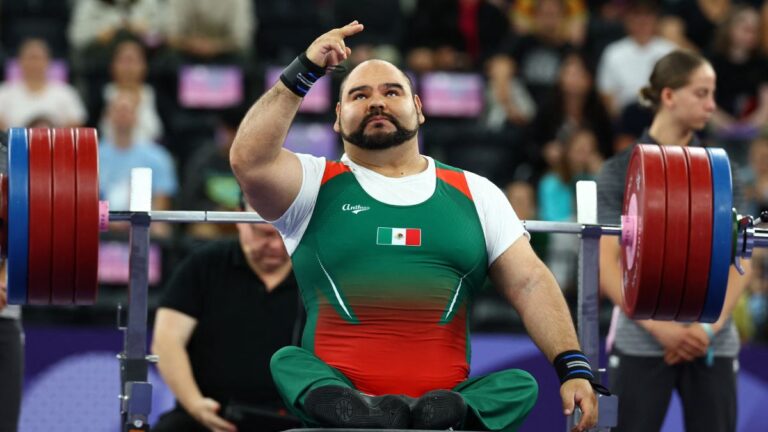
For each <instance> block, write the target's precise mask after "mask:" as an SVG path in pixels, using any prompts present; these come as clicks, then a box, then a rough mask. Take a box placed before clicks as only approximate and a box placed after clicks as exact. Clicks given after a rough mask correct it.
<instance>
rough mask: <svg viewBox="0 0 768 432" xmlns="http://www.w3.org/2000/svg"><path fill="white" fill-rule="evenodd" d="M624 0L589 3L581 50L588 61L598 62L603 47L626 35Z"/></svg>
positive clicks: (600, 0)
mask: <svg viewBox="0 0 768 432" xmlns="http://www.w3.org/2000/svg"><path fill="white" fill-rule="evenodd" d="M627 3H628V2H627V1H626V0H593V1H590V2H588V4H589V8H590V11H589V17H588V19H587V26H586V27H587V29H586V36H585V37H584V43H583V45H582V46H581V50H582V51H583V52H584V53H586V55H587V57H588V58H589V61H590V63H592V64H598V63H599V62H600V57H601V56H602V55H603V51H604V50H605V47H607V46H608V45H610V44H611V43H613V42H616V41H617V40H619V39H621V38H623V37H624V36H626V30H625V29H624V15H625V13H626V11H627Z"/></svg>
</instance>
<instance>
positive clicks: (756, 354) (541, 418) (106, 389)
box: [19, 324, 768, 432]
mask: <svg viewBox="0 0 768 432" xmlns="http://www.w3.org/2000/svg"><path fill="white" fill-rule="evenodd" d="M25 333H26V355H27V359H26V365H25V366H26V368H25V386H24V397H23V402H22V413H21V420H20V427H19V432H39V431H48V430H78V431H81V432H87V431H95V432H105V431H107V432H112V431H114V432H117V431H119V415H118V405H117V404H118V401H117V394H118V392H119V374H118V362H117V360H116V359H115V354H116V353H117V352H119V351H120V350H121V348H122V333H120V332H119V331H118V330H116V329H114V328H113V327H72V326H69V327H67V326H57V327H53V326H49V325H42V324H36V325H35V324H27V325H25ZM472 355H473V359H472V365H473V370H472V373H473V375H479V374H485V373H488V372H492V371H495V370H499V369H504V368H510V367H515V368H521V369H525V370H527V371H529V372H530V373H531V374H533V376H534V377H535V378H536V380H537V381H538V382H539V386H540V391H539V401H538V403H537V404H536V407H535V408H534V410H533V412H532V413H531V415H530V416H529V417H528V420H527V421H526V422H525V424H524V425H523V427H522V428H521V431H542V430H546V431H559V430H565V428H564V425H565V421H564V419H563V417H562V415H561V412H562V411H561V406H560V401H559V397H558V392H557V378H556V376H555V373H554V371H553V370H552V367H551V366H550V365H549V364H548V363H547V361H546V359H545V358H544V357H543V356H542V355H541V354H540V353H539V351H538V350H537V348H536V347H535V346H534V345H533V343H532V342H531V341H530V340H529V339H528V337H527V336H524V335H521V334H477V333H476V334H475V335H473V338H472ZM740 360H741V370H740V372H739V383H738V392H739V418H738V431H743V432H746V431H755V430H762V428H764V427H765V425H766V424H768V411H766V410H765V407H764V401H766V400H768V368H765V365H766V364H768V346H765V345H763V346H750V345H747V346H745V347H744V349H743V350H742V355H741V359H740ZM603 364H604V362H603ZM150 381H151V382H152V383H153V385H154V391H153V407H152V414H151V416H150V421H154V420H156V419H157V416H158V414H160V413H162V412H164V411H165V410H167V409H169V408H170V407H171V406H172V405H173V396H172V395H171V393H170V391H169V390H168V388H167V387H166V386H165V385H164V384H163V383H162V381H161V380H160V377H159V375H158V373H157V371H156V370H155V369H154V368H153V369H151V370H150ZM761 405H762V406H761ZM150 424H151V422H150ZM676 431H683V426H682V415H681V411H680V403H679V401H678V400H677V398H675V400H674V401H673V405H672V407H671V409H670V410H669V412H668V414H667V419H666V421H665V424H664V427H663V429H662V432H676Z"/></svg>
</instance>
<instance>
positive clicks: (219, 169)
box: [181, 109, 245, 239]
mask: <svg viewBox="0 0 768 432" xmlns="http://www.w3.org/2000/svg"><path fill="white" fill-rule="evenodd" d="M244 116H245V112H244V111H243V110H241V109H230V110H227V111H223V112H222V113H221V114H220V115H219V120H218V125H217V127H216V132H215V136H214V142H213V143H209V144H208V145H203V146H201V147H200V148H199V149H198V150H197V151H196V152H195V153H194V154H193V155H192V156H191V158H190V159H189V162H187V165H186V167H185V168H184V181H183V184H182V188H181V190H182V195H181V203H182V204H181V206H182V207H184V208H185V209H189V210H221V211H235V210H237V209H238V204H239V200H240V186H239V185H238V183H237V180H236V179H235V177H234V175H233V174H232V167H231V166H230V164H229V148H230V147H232V141H233V140H234V139H235V134H236V133H237V128H238V126H239V125H240V121H241V120H242V119H243V117H244ZM188 233H190V234H191V235H192V236H194V237H198V238H209V239H212V238H217V237H220V236H221V235H222V234H224V233H233V231H232V227H231V226H230V225H227V224H210V223H200V224H191V225H189V229H188Z"/></svg>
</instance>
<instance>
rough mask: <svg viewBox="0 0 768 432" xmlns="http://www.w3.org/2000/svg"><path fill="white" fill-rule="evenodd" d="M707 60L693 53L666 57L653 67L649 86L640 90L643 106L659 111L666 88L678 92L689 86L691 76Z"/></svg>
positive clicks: (673, 53)
mask: <svg viewBox="0 0 768 432" xmlns="http://www.w3.org/2000/svg"><path fill="white" fill-rule="evenodd" d="M707 63H708V62H707V60H706V59H705V58H704V57H702V56H700V55H699V54H696V53H694V52H692V51H686V50H675V51H672V52H671V53H669V54H667V55H665V56H664V57H662V58H661V59H659V61H657V62H656V65H654V66H653V72H651V78H650V80H649V83H648V85H647V86H645V87H643V88H642V89H640V94H639V102H640V104H641V105H643V106H645V107H648V108H651V109H653V110H654V111H658V110H659V107H660V106H661V92H662V90H664V89H665V88H670V89H672V90H677V89H679V88H681V87H685V86H686V85H688V83H689V81H690V79H691V74H692V73H693V71H694V70H696V69H697V68H698V67H699V66H701V65H703V64H707Z"/></svg>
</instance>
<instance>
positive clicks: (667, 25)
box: [659, 0, 735, 51]
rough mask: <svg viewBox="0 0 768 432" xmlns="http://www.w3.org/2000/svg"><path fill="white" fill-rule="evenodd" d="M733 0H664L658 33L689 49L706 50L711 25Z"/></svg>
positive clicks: (710, 41)
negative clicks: (664, 6) (668, 0)
mask: <svg viewBox="0 0 768 432" xmlns="http://www.w3.org/2000/svg"><path fill="white" fill-rule="evenodd" d="M734 3H735V2H733V1H731V0H677V1H670V2H664V4H665V5H666V8H665V10H664V11H663V12H664V17H663V18H662V19H661V21H660V22H659V33H660V34H661V35H662V36H664V37H665V38H667V39H669V40H671V41H672V42H674V43H675V45H677V46H679V47H681V48H685V49H689V50H692V51H708V50H709V49H710V48H711V45H712V40H713V39H714V36H715V28H716V27H717V24H718V23H719V22H720V21H722V20H723V19H724V18H725V16H726V15H727V14H728V11H729V10H730V9H731V6H732V5H733V4H734Z"/></svg>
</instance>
